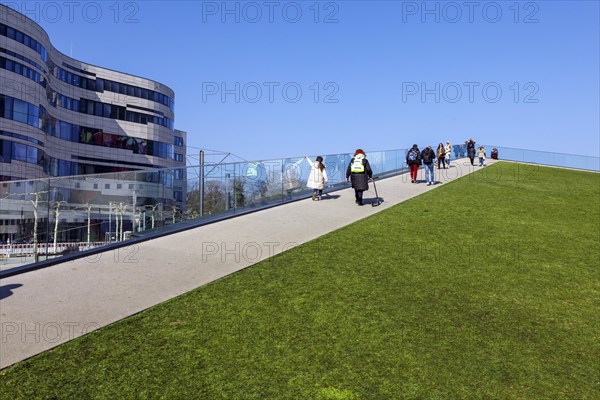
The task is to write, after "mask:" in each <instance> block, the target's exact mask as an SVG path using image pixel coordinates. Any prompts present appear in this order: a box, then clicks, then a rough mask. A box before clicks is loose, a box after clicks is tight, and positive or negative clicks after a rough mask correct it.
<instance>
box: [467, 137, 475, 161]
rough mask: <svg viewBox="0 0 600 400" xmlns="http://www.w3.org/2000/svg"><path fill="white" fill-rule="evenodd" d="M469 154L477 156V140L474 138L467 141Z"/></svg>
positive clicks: (471, 156)
mask: <svg viewBox="0 0 600 400" xmlns="http://www.w3.org/2000/svg"><path fill="white" fill-rule="evenodd" d="M467 155H468V156H469V158H474V157H475V142H474V141H472V140H468V141H467Z"/></svg>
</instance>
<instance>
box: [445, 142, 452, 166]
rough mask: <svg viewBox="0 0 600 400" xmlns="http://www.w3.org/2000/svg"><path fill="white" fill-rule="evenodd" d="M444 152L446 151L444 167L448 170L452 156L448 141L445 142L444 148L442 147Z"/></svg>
mask: <svg viewBox="0 0 600 400" xmlns="http://www.w3.org/2000/svg"><path fill="white" fill-rule="evenodd" d="M444 150H446V166H447V167H448V168H450V156H451V155H452V145H451V144H450V141H449V140H448V141H446V146H445V147H444Z"/></svg>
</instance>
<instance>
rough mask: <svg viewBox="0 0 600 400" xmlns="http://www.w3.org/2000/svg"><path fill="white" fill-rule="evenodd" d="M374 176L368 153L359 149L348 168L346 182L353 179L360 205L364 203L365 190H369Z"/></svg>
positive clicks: (355, 195) (357, 202)
mask: <svg viewBox="0 0 600 400" xmlns="http://www.w3.org/2000/svg"><path fill="white" fill-rule="evenodd" d="M372 178H373V170H371V165H370V164H369V160H367V155H366V154H365V152H364V151H363V150H362V149H357V150H356V151H355V152H354V157H353V158H352V160H350V164H348V168H347V169H346V182H350V181H352V188H353V189H354V197H355V198H356V204H358V205H359V206H362V205H363V192H364V191H365V190H369V179H372Z"/></svg>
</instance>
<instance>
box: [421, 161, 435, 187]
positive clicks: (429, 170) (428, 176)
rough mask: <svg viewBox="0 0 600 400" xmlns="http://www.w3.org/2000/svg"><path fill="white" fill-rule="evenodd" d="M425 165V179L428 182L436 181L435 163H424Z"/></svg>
mask: <svg viewBox="0 0 600 400" xmlns="http://www.w3.org/2000/svg"><path fill="white" fill-rule="evenodd" d="M423 166H424V167H425V180H426V181H427V183H433V182H435V175H434V174H433V171H434V169H433V163H431V164H425V163H423Z"/></svg>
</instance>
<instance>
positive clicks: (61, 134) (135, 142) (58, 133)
mask: <svg viewBox="0 0 600 400" xmlns="http://www.w3.org/2000/svg"><path fill="white" fill-rule="evenodd" d="M0 117H1V118H5V119H11V120H13V121H18V122H22V123H24V124H28V125H31V126H33V127H36V128H39V129H41V130H42V131H44V133H46V134H48V135H51V136H55V137H57V138H59V139H62V140H67V141H70V142H74V143H82V144H89V145H93V146H103V147H111V148H117V149H126V150H131V151H132V152H133V153H134V154H144V155H149V156H155V157H160V158H173V145H171V144H167V143H162V142H157V141H153V140H147V139H141V138H135V137H131V136H122V135H115V134H111V133H108V132H103V131H102V129H96V128H90V127H85V126H79V125H75V124H71V123H69V122H65V121H61V120H59V119H56V118H54V117H53V116H52V115H50V114H49V113H48V112H47V111H46V110H45V109H44V108H43V107H38V106H35V105H33V104H30V103H27V102H25V101H23V100H19V99H15V98H13V97H11V96H4V95H0Z"/></svg>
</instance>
